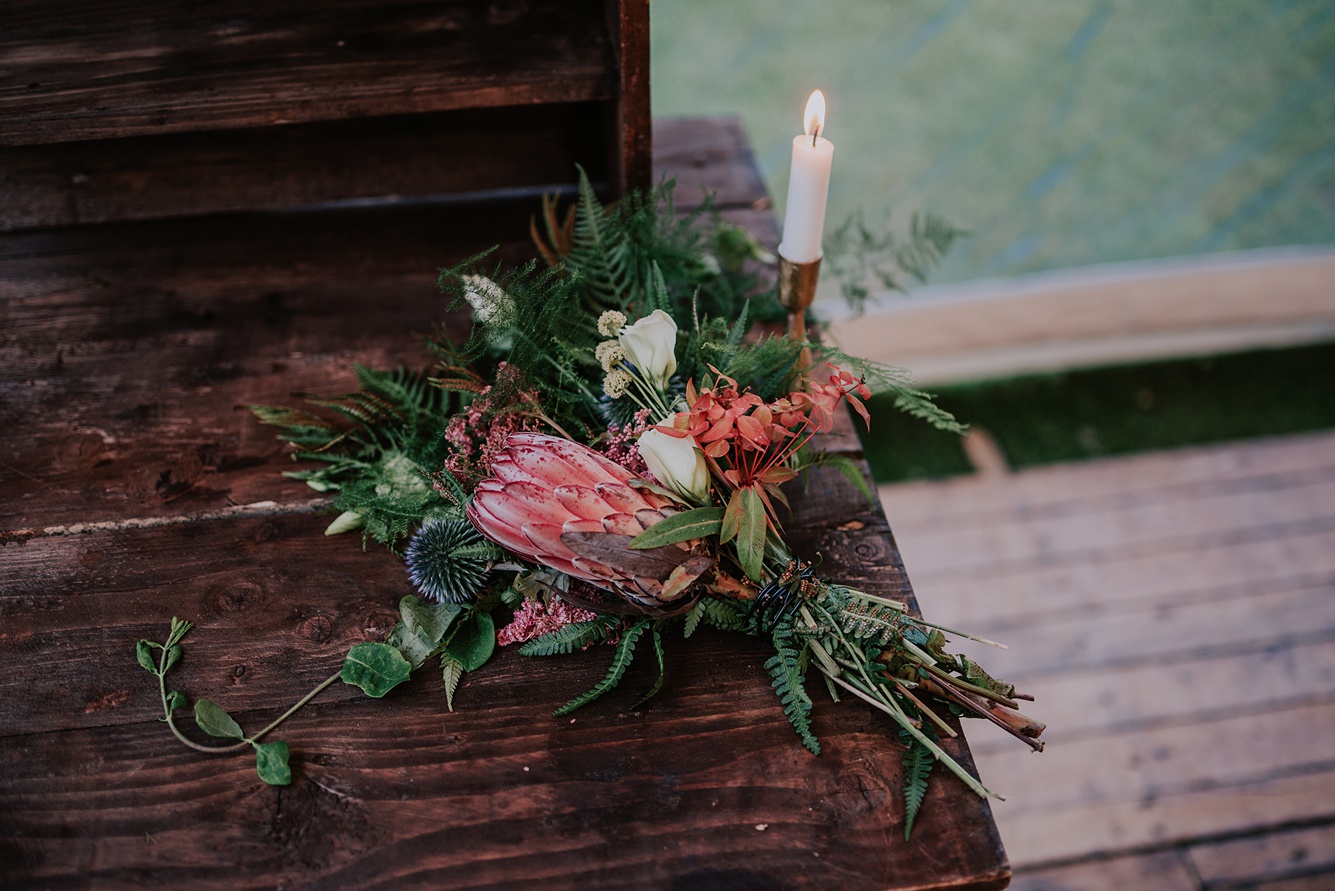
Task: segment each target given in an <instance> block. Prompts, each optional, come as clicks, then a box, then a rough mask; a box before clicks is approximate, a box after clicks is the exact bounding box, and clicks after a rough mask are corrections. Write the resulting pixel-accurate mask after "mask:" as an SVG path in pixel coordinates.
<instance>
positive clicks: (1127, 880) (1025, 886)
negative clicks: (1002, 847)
mask: <svg viewBox="0 0 1335 891" xmlns="http://www.w3.org/2000/svg"><path fill="white" fill-rule="evenodd" d="M1010 887H1011V891H1108V889H1109V888H1135V889H1136V891H1200V883H1199V882H1197V881H1196V877H1195V876H1193V875H1192V874H1191V871H1190V870H1188V869H1187V866H1186V864H1185V863H1184V862H1183V858H1182V855H1181V854H1179V853H1178V852H1176V851H1170V852H1164V853H1158V854H1144V855H1141V856H1136V857H1116V858H1113V859H1110V860H1095V861H1092V862H1087V863H1076V864H1072V865H1070V866H1057V867H1052V868H1050V869H1035V870H1019V871H1017V872H1016V873H1015V877H1014V878H1013V879H1011V884H1010Z"/></svg>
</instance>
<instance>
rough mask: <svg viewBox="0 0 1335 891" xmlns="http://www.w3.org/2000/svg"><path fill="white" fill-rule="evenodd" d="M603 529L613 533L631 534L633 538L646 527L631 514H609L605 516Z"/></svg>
mask: <svg viewBox="0 0 1335 891" xmlns="http://www.w3.org/2000/svg"><path fill="white" fill-rule="evenodd" d="M603 531H604V532H610V533H612V534H613V535H629V536H631V537H632V538H633V537H634V536H636V535H639V534H640V533H641V532H643V531H644V527H643V526H641V525H640V521H639V520H637V519H635V517H633V516H632V515H630V514H608V515H607V516H605V517H603Z"/></svg>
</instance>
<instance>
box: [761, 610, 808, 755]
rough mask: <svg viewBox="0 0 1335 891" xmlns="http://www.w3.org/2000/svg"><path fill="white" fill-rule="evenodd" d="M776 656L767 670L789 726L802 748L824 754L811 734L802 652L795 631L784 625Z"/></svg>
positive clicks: (776, 642)
mask: <svg viewBox="0 0 1335 891" xmlns="http://www.w3.org/2000/svg"><path fill="white" fill-rule="evenodd" d="M773 639H774V650H775V653H774V655H773V656H771V657H770V658H769V660H768V661H766V662H765V670H766V671H768V672H769V674H770V677H771V678H773V679H774V680H773V683H772V684H771V686H773V687H774V692H775V694H776V695H778V697H779V702H780V703H781V704H782V705H783V714H784V716H785V717H786V718H787V719H788V723H789V724H792V725H793V729H794V730H795V731H797V735H798V736H799V737H800V738H801V740H802V745H804V746H806V747H807V748H808V749H810V750H811V754H813V755H819V754H820V741H819V740H817V739H816V735H815V734H814V733H812V732H811V697H810V696H808V695H807V691H806V688H805V686H804V684H803V682H804V681H805V677H804V672H803V670H802V659H801V653H800V652H799V651H798V650H797V648H796V647H795V646H794V645H793V636H792V630H791V628H789V627H784V626H782V625H781V626H780V627H779V628H778V629H776V630H775V632H774V638H773Z"/></svg>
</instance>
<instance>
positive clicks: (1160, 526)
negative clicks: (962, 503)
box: [911, 466, 1335, 575]
mask: <svg viewBox="0 0 1335 891" xmlns="http://www.w3.org/2000/svg"><path fill="white" fill-rule="evenodd" d="M1333 515H1335V466H1332V467H1331V468H1330V469H1329V470H1328V471H1327V472H1325V473H1321V474H1303V475H1301V476H1297V477H1290V478H1288V479H1286V480H1283V481H1282V482H1277V483H1276V484H1275V485H1274V486H1260V487H1250V486H1249V487H1247V488H1245V489H1243V490H1242V491H1223V492H1198V493H1195V494H1194V495H1192V496H1182V497H1176V498H1161V499H1158V500H1155V501H1153V502H1149V503H1142V504H1133V505H1122V506H1118V507H1115V508H1111V509H1106V510H1090V511H1088V512H1082V513H1072V514H1067V515H1064V516H1060V517H1015V518H1013V519H1011V520H1009V521H1008V522H1005V523H995V522H994V523H991V524H988V525H986V526H970V527H964V528H956V527H951V528H941V527H938V528H937V529H935V530H931V531H928V530H923V529H916V530H913V531H912V533H911V534H912V535H913V541H914V551H915V553H916V554H919V555H921V559H923V561H924V563H926V564H927V565H930V566H941V565H943V564H946V563H948V564H949V566H950V569H951V571H952V572H955V573H958V574H960V575H966V574H973V573H976V572H977V571H978V570H979V569H980V568H981V569H984V570H985V571H990V570H994V569H1003V570H1004V569H1005V568H1006V567H1007V566H1008V565H1012V564H1032V563H1060V562H1080V561H1083V560H1084V559H1086V558H1087V556H1088V555H1089V554H1090V552H1091V550H1092V549H1095V548H1098V549H1101V550H1103V551H1105V552H1106V551H1115V552H1116V553H1118V554H1119V555H1135V554H1139V553H1146V552H1148V551H1151V550H1158V549H1165V550H1167V549H1172V550H1180V549H1181V545H1180V542H1182V541H1184V540H1185V541H1192V542H1194V541H1197V540H1201V539H1209V538H1218V537H1221V536H1226V535H1232V534H1238V533H1243V532H1245V531H1246V530H1249V529H1264V528H1265V527H1267V526H1276V525H1281V524H1291V523H1300V522H1303V521H1308V520H1321V519H1325V518H1329V517H1331V516H1333Z"/></svg>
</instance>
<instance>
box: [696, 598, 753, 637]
mask: <svg viewBox="0 0 1335 891" xmlns="http://www.w3.org/2000/svg"><path fill="white" fill-rule="evenodd" d="M697 606H698V607H699V609H700V619H701V621H703V622H704V623H705V624H707V625H713V626H714V627H715V628H718V629H719V630H721V631H745V630H746V613H745V612H744V611H743V610H741V609H740V608H739V607H736V606H734V605H732V604H731V603H727V602H725V601H722V600H717V599H714V598H712V597H707V598H705V599H703V600H701V601H700V602H699V604H697Z"/></svg>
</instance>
